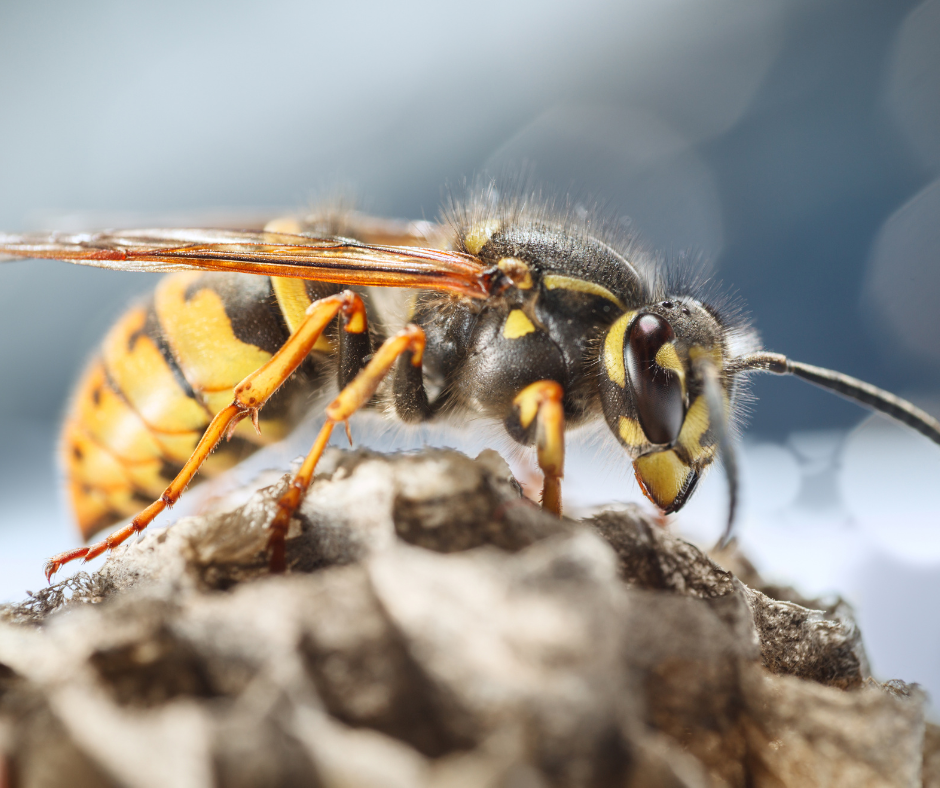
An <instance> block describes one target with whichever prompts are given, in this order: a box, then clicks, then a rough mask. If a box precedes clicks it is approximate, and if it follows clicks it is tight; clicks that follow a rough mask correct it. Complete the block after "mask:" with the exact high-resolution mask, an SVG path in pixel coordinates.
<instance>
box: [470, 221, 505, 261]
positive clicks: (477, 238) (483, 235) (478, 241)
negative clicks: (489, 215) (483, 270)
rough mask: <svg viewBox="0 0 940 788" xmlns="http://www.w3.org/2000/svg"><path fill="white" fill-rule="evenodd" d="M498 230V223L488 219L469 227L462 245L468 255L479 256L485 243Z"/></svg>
mask: <svg viewBox="0 0 940 788" xmlns="http://www.w3.org/2000/svg"><path fill="white" fill-rule="evenodd" d="M498 230H499V222H498V221H497V220H496V219H488V220H487V221H485V222H480V223H479V224H475V225H474V226H473V227H471V228H470V229H469V230H468V231H467V234H466V235H465V236H464V237H463V245H464V246H465V247H467V251H468V252H470V254H480V250H481V249H482V248H483V247H484V246H486V242H487V241H489V240H490V238H492V237H493V234H494V233H496V232H497V231H498Z"/></svg>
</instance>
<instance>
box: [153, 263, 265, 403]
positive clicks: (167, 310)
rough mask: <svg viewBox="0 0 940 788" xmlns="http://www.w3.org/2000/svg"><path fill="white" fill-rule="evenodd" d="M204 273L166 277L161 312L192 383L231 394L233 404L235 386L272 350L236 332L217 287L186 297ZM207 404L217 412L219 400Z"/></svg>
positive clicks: (160, 287) (203, 389) (157, 301)
mask: <svg viewBox="0 0 940 788" xmlns="http://www.w3.org/2000/svg"><path fill="white" fill-rule="evenodd" d="M199 276H201V274H199V273H198V272H193V273H185V274H175V275H172V276H169V277H166V278H165V279H163V281H161V282H160V284H159V285H158V287H157V292H156V299H155V305H156V310H157V316H158V317H159V319H160V324H161V326H162V327H163V332H164V335H165V336H166V339H167V341H168V342H169V344H170V347H171V348H172V349H173V354H174V356H175V357H176V361H177V363H178V364H179V366H180V369H181V370H182V371H183V375H184V376H185V377H186V380H187V381H189V385H190V386H192V387H193V389H194V390H195V391H197V392H200V393H203V394H207V395H211V394H214V393H215V392H226V396H225V397H224V398H223V399H225V403H224V404H225V405H228V404H229V403H230V402H231V401H232V391H231V390H232V389H233V388H234V387H235V386H236V385H237V384H238V383H240V382H241V381H242V379H244V378H245V377H247V376H248V375H249V374H251V373H252V372H254V371H255V370H257V369H259V368H260V367H261V366H263V365H264V364H265V363H266V362H267V361H268V360H269V359H270V358H271V354H270V353H268V352H267V351H264V350H262V349H261V348H259V347H256V346H254V345H250V344H248V343H246V342H242V341H241V340H240V339H238V338H237V337H236V336H235V332H234V331H233V330H232V324H231V322H230V321H229V319H228V316H227V315H226V314H225V305H224V304H223V302H222V299H221V298H220V297H219V294H218V293H216V292H215V291H214V290H210V289H209V288H205V289H203V290H199V291H197V292H196V293H194V294H193V296H192V297H191V298H189V299H188V300H187V298H186V289H187V287H189V286H190V285H191V284H192V283H193V282H195V281H196V280H197V279H198V277H199ZM209 399H210V397H208V396H207V400H209ZM207 404H208V405H209V408H210V410H213V412H216V411H215V410H214V408H215V402H207ZM223 407H224V406H223Z"/></svg>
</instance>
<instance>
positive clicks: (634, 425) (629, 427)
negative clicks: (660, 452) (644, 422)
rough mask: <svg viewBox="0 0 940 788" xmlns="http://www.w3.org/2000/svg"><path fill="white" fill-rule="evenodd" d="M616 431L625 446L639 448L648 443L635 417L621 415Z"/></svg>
mask: <svg viewBox="0 0 940 788" xmlns="http://www.w3.org/2000/svg"><path fill="white" fill-rule="evenodd" d="M618 432H619V433H620V438H621V440H622V441H623V442H624V443H625V444H627V446H634V447H637V448H639V447H641V446H645V445H646V444H648V443H649V441H648V440H647V438H646V434H645V433H644V432H643V428H642V427H641V426H640V422H638V421H637V420H636V419H629V418H627V417H626V416H621V417H620V424H619V425H618Z"/></svg>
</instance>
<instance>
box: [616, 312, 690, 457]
mask: <svg viewBox="0 0 940 788" xmlns="http://www.w3.org/2000/svg"><path fill="white" fill-rule="evenodd" d="M675 338H676V334H675V332H674V331H673V330H672V326H671V325H669V323H668V322H667V321H665V320H663V318H661V317H659V316H658V315H651V314H646V315H640V316H639V317H638V318H637V319H636V320H634V321H633V325H632V326H631V327H630V336H629V339H628V341H627V346H626V351H625V353H624V361H625V362H626V367H627V374H628V375H629V376H630V385H631V386H633V393H634V394H635V399H636V409H637V415H638V416H639V418H640V426H641V427H642V428H643V432H644V433H646V437H647V438H648V439H649V440H650V442H651V443H668V444H672V443H674V442H675V440H676V438H678V437H679V430H681V429H682V421H683V419H685V404H684V402H683V393H682V380H681V378H680V376H679V374H678V373H677V372H676V371H675V370H672V369H666V368H665V367H661V366H659V364H657V363H656V354H657V353H658V352H659V349H660V348H661V347H662V346H663V345H665V344H666V343H667V342H671V341H672V340H673V339H675Z"/></svg>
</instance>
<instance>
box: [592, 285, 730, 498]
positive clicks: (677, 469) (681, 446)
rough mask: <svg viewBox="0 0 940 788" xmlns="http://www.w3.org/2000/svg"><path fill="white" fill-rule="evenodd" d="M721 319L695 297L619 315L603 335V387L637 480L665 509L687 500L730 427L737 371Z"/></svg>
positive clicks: (609, 413) (606, 412)
mask: <svg viewBox="0 0 940 788" xmlns="http://www.w3.org/2000/svg"><path fill="white" fill-rule="evenodd" d="M726 339H727V338H726V332H725V330H724V329H723V326H722V324H721V322H720V321H719V319H718V318H717V317H716V316H715V315H714V314H713V313H712V312H710V311H709V310H708V309H706V308H705V306H703V305H702V304H701V303H700V302H698V301H696V300H694V299H691V298H679V299H673V300H665V301H661V302H659V303H657V304H654V305H651V306H647V307H644V308H642V309H639V310H634V311H631V312H627V313H626V314H624V315H622V316H621V317H620V318H618V319H617V320H616V321H615V322H614V323H613V325H612V326H611V327H610V329H609V330H608V331H607V333H606V334H605V335H604V337H603V341H602V345H601V352H600V394H601V402H602V405H603V409H604V415H605V417H606V419H607V423H608V424H609V426H610V429H611V430H612V431H613V433H614V435H616V436H617V439H618V440H619V441H620V443H622V444H623V446H624V447H626V449H627V451H628V452H629V453H630V456H631V457H632V458H633V467H634V471H635V472H636V478H637V481H639V483H640V487H641V488H642V490H643V492H644V493H645V494H646V496H647V497H648V498H649V499H650V500H651V501H653V503H655V504H656V505H657V506H658V507H659V508H660V509H662V510H663V511H664V512H675V511H677V510H679V509H681V508H682V506H683V505H684V504H685V502H686V500H688V498H689V496H690V495H691V494H692V492H693V490H694V489H695V486H696V484H697V483H698V480H699V479H700V478H701V475H702V473H703V472H704V470H705V469H706V468H707V467H708V466H709V465H710V464H711V463H712V462H713V461H714V459H715V456H716V455H717V453H718V450H719V444H720V443H721V441H722V440H723V438H724V436H725V435H726V434H727V424H728V421H729V419H730V415H731V407H732V400H733V386H734V379H733V376H732V375H728V374H723V370H724V369H725V367H726V359H727V358H728V352H729V351H728V349H727V342H726Z"/></svg>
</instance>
